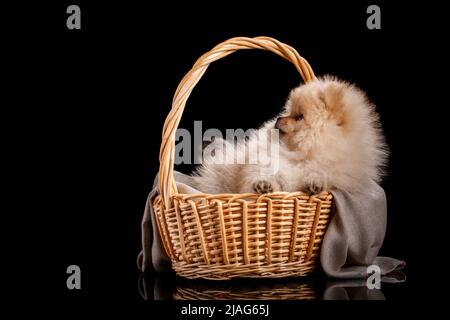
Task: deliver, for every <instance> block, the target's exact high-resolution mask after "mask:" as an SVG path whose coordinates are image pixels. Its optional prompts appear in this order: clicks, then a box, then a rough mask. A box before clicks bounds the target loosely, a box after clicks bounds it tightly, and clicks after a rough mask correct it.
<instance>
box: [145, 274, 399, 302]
mask: <svg viewBox="0 0 450 320" xmlns="http://www.w3.org/2000/svg"><path fill="white" fill-rule="evenodd" d="M405 279H406V276H405V274H404V273H402V272H398V271H397V272H395V273H393V274H391V275H389V276H387V277H384V278H383V282H382V283H381V287H382V288H383V287H384V286H383V284H384V283H389V285H390V286H391V288H392V286H398V287H401V286H403V285H404V283H405V282H404V281H405ZM394 283H395V284H394ZM138 287H139V292H140V295H141V296H142V298H143V299H144V300H311V299H314V300H322V299H323V300H385V299H386V297H385V295H384V293H383V290H380V289H369V288H368V287H367V284H366V280H336V279H332V280H331V279H327V278H325V277H323V276H312V277H303V278H285V279H258V280H255V279H236V280H230V281H210V280H187V279H182V278H179V277H176V276H175V275H173V274H156V275H154V274H153V275H141V277H140V278H139V285H138Z"/></svg>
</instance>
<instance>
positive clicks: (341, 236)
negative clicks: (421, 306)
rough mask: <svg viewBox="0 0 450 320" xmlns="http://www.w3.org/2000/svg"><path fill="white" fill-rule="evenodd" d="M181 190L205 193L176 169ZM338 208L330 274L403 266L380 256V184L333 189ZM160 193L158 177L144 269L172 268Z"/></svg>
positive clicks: (147, 214) (331, 233)
mask: <svg viewBox="0 0 450 320" xmlns="http://www.w3.org/2000/svg"><path fill="white" fill-rule="evenodd" d="M174 178H175V181H176V182H177V186H178V191H179V192H180V193H201V192H200V191H198V190H196V189H194V188H192V187H190V186H189V185H190V184H191V183H190V181H191V177H190V176H188V175H185V174H182V173H180V172H174ZM332 193H333V196H334V203H335V208H334V212H333V215H332V218H331V221H330V225H329V227H328V229H327V231H326V233H325V236H324V239H323V243H322V249H321V254H320V263H321V266H322V268H323V270H324V272H325V274H326V275H327V276H328V277H331V278H340V279H364V278H366V277H367V276H368V274H367V267H368V266H369V265H377V266H378V267H379V268H380V271H381V274H382V275H385V274H388V273H390V272H391V271H395V270H398V269H401V268H402V267H403V266H404V265H405V263H404V262H403V261H401V260H397V259H394V258H388V257H380V256H377V255H378V252H379V250H380V248H381V246H382V244H383V240H384V236H385V232H386V214H387V208H386V195H385V193H384V191H383V189H382V188H381V187H380V186H379V185H378V184H376V183H375V182H374V183H373V184H372V187H371V188H370V189H369V190H367V192H366V193H364V194H359V195H355V194H350V193H347V192H343V191H340V190H332ZM158 194H159V187H158V176H156V178H155V182H154V185H153V190H152V191H151V192H150V194H149V196H148V199H147V203H146V206H145V211H144V217H143V219H142V251H141V253H140V254H139V256H138V266H139V268H140V270H142V271H148V270H155V271H157V272H161V271H169V270H171V262H170V259H169V257H168V256H167V254H166V252H165V250H164V247H163V244H162V241H161V238H160V236H159V233H158V228H157V225H156V221H155V215H154V213H153V208H152V205H151V204H152V201H153V199H154V198H155V197H156V196H157V195H158Z"/></svg>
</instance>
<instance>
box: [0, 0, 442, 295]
mask: <svg viewBox="0 0 450 320" xmlns="http://www.w3.org/2000/svg"><path fill="white" fill-rule="evenodd" d="M374 3H375V4H378V5H380V7H381V11H382V29H381V30H368V29H367V28H366V19H367V14H366V8H367V6H368V5H369V4H372V2H360V3H345V4H344V3H339V4H337V3H317V4H315V5H313V4H311V3H310V2H306V1H296V2H295V1H289V2H283V1H276V2H273V3H272V2H270V3H262V2H255V3H251V2H248V3H246V4H243V3H232V2H208V3H203V4H200V3H198V4H197V3H196V4H194V3H183V4H177V3H166V4H153V3H152V2H146V3H145V4H144V3H138V2H134V3H131V2H125V1H123V2H114V3H112V2H106V1H105V2H96V4H95V5H94V4H93V3H92V2H87V1H73V2H67V1H59V2H55V3H54V4H50V3H46V4H39V5H36V4H35V5H33V6H25V5H24V6H22V7H20V8H17V9H16V10H17V11H16V12H17V13H18V14H19V15H18V18H17V19H15V20H14V22H11V24H10V25H9V26H10V27H11V29H10V30H13V31H14V32H17V34H19V35H20V36H15V34H16V33H9V34H8V38H9V39H10V40H12V42H11V47H10V49H18V50H17V51H13V50H11V51H10V50H8V51H9V52H10V53H11V56H10V57H9V59H8V60H6V61H7V62H8V63H10V66H11V67H13V68H14V69H15V70H14V72H12V73H11V77H10V78H9V79H10V81H9V83H10V84H12V86H11V88H12V87H15V88H17V91H16V90H14V91H11V92H10V93H12V94H13V95H14V103H13V105H12V106H13V107H14V108H12V109H13V110H12V111H13V113H14V115H15V116H16V119H17V118H19V119H20V127H16V131H19V130H20V131H21V133H22V134H21V138H18V139H20V143H17V144H15V148H16V149H18V150H17V151H18V152H23V153H24V154H25V156H23V157H20V161H19V160H18V161H17V163H18V164H19V166H21V169H20V170H18V173H17V178H16V181H18V182H19V185H21V187H24V186H25V188H26V189H27V191H24V192H23V193H22V198H21V199H20V200H19V202H16V204H17V207H18V208H20V207H21V204H20V203H23V202H26V203H27V204H31V207H32V208H33V209H32V210H31V211H28V212H29V213H31V215H30V216H29V217H27V219H25V220H26V223H25V222H23V223H22V225H26V229H27V231H26V232H27V234H32V235H33V236H32V240H31V241H27V242H26V244H24V245H21V249H20V250H16V251H17V252H16V253H18V255H23V252H24V251H25V252H26V257H27V263H26V264H25V267H26V268H28V271H30V270H33V269H35V268H37V267H38V266H39V267H43V268H42V269H44V270H45V275H46V276H45V277H44V279H43V280H44V281H43V283H44V284H43V285H41V286H39V287H37V288H34V289H31V292H32V294H31V296H33V297H36V298H37V297H43V296H45V297H47V296H48V297H52V298H57V299H63V300H64V301H66V302H69V303H71V302H81V301H94V302H95V301H100V300H107V301H110V300H111V299H120V301H129V302H133V303H136V302H137V303H139V301H141V297H140V295H139V293H138V290H137V282H138V277H139V275H140V272H139V271H138V269H137V267H136V263H135V260H136V256H137V254H138V252H139V250H140V220H141V217H142V213H143V209H144V205H145V201H146V197H147V194H148V192H149V191H150V189H151V185H152V180H153V177H154V175H155V174H156V172H157V170H158V165H159V164H158V153H159V146H160V138H161V130H162V124H163V121H164V119H165V116H166V115H167V113H168V111H169V109H170V106H171V99H172V95H173V93H174V91H175V89H176V86H177V84H178V82H179V81H180V80H181V78H182V77H183V75H184V74H185V73H186V72H187V71H188V70H189V68H190V67H191V66H192V64H193V63H194V62H195V60H196V59H197V58H198V57H199V56H200V55H201V54H203V53H204V52H206V51H207V50H209V49H210V48H212V47H213V46H214V45H216V44H217V43H219V42H221V41H223V40H226V39H227V38H230V37H233V36H258V35H266V36H272V37H275V38H277V39H279V40H280V41H283V42H285V43H288V44H290V45H292V46H293V47H295V48H296V49H297V50H298V51H299V52H300V54H301V55H302V56H304V57H305V58H306V59H307V60H308V61H309V63H310V64H311V66H312V67H313V69H314V71H315V73H316V75H323V74H333V75H337V76H339V77H340V78H342V79H345V80H348V81H351V82H354V83H356V84H357V85H358V86H359V87H361V88H362V89H363V90H365V91H366V92H367V93H368V95H369V97H370V99H371V100H372V101H373V102H375V104H376V105H377V108H378V111H379V113H380V115H381V119H382V122H383V128H384V130H385V134H386V137H387V142H388V144H389V146H390V149H391V157H390V162H389V169H388V173H389V175H388V176H387V177H386V179H385V181H384V183H383V187H384V188H385V190H386V193H387V196H388V207H389V221H388V230H387V235H386V239H385V244H384V247H383V249H382V251H381V254H382V255H387V256H393V257H396V258H399V259H403V260H406V262H407V264H408V266H407V268H406V274H407V277H408V279H407V282H406V283H405V284H402V285H398V286H393V285H387V286H386V289H385V294H386V296H387V299H388V300H395V301H397V300H409V299H413V298H416V299H417V298H420V299H422V298H424V299H426V298H432V299H434V298H437V297H438V294H437V293H436V294H430V292H431V293H433V292H435V291H429V290H427V289H425V288H426V286H427V285H428V284H429V282H433V283H434V284H437V285H438V286H440V285H441V281H440V280H439V278H436V277H433V280H431V281H430V273H432V272H433V271H434V270H436V269H440V267H437V266H436V265H432V264H430V263H431V262H430V259H431V260H432V259H433V258H432V257H439V256H436V255H435V251H434V250H436V252H437V247H436V245H435V244H436V243H438V242H439V240H438V237H435V236H434V235H436V233H439V232H436V227H437V226H439V221H437V219H434V216H433V212H434V211H433V209H432V206H433V204H436V201H437V198H439V194H440V193H439V192H438V190H439V189H438V188H437V186H436V184H435V183H434V182H431V180H430V179H431V178H430V177H435V176H436V175H437V174H439V172H440V170H439V167H438V166H437V164H436V165H435V166H430V165H432V164H433V163H434V161H433V160H432V159H430V156H429V154H430V153H431V154H432V153H433V150H434V149H433V146H432V143H431V142H433V141H436V140H439V139H444V136H443V135H438V133H435V134H436V135H434V138H430V136H429V135H428V133H429V132H430V129H436V127H438V126H437V125H434V124H435V123H436V122H435V121H436V120H437V119H438V118H440V117H441V115H442V114H441V110H442V108H443V106H441V104H438V103H437V102H435V101H434V100H433V98H431V97H430V94H429V87H430V86H428V85H429V84H431V85H434V84H432V83H430V81H429V80H430V78H432V75H431V72H432V70H433V69H434V68H433V67H431V64H432V63H434V62H436V60H438V55H439V52H438V51H436V50H432V49H430V48H431V46H432V45H434V44H435V42H436V41H435V40H434V39H435V37H437V38H439V36H438V33H439V32H441V31H442V29H440V26H439V25H438V24H439V21H441V20H439V19H437V18H436V19H429V18H432V17H435V15H436V13H437V12H439V10H440V9H439V8H437V7H433V6H432V5H430V6H429V7H427V8H424V7H423V6H421V7H417V6H414V5H412V4H407V3H401V4H398V5H397V6H393V4H388V3H385V2H380V1H376V2H374ZM69 4H78V5H80V7H81V12H82V13H81V20H82V21H81V23H82V29H81V30H68V29H67V28H66V18H67V14H66V13H65V11H66V8H67V6H68V5H69ZM430 21H431V22H430ZM438 41H439V40H438ZM430 55H431V56H432V57H433V58H432V59H428V60H427V59H426V58H425V56H426V57H429V56H430ZM299 82H300V77H299V75H298V74H297V73H296V71H295V69H294V68H293V67H292V65H290V64H289V63H288V62H286V61H284V60H283V59H280V58H278V57H276V56H274V55H271V54H268V53H267V52H259V51H241V52H238V53H236V54H234V55H232V56H229V57H227V58H226V59H223V60H220V61H219V62H217V63H215V64H213V65H212V66H211V67H210V69H208V72H207V73H206V74H205V76H204V77H203V79H202V80H201V81H200V83H199V84H198V86H197V87H196V89H195V90H194V92H193V93H192V95H191V97H190V99H189V101H188V105H187V107H186V110H185V113H184V115H183V119H182V123H181V124H180V127H184V128H188V129H190V128H191V126H192V123H193V120H202V121H203V127H204V128H205V129H206V128H210V127H216V128H220V129H225V128H244V129H245V128H251V127H256V126H258V125H259V124H261V123H262V122H263V121H264V120H266V119H268V118H270V117H272V116H274V115H275V114H276V113H277V112H278V110H279V108H280V107H281V106H282V105H283V102H284V100H285V99H286V96H287V94H288V92H289V90H290V89H291V88H293V87H294V86H296V85H297V84H298V83H299ZM431 90H433V89H431ZM22 128H24V129H26V130H22ZM16 131H14V130H13V131H11V132H12V135H13V134H14V132H16ZM433 133H434V132H433ZM189 169H190V168H189V167H182V168H181V170H185V171H187V170H189ZM441 196H442V194H441ZM19 210H20V209H19ZM28 229H31V230H30V231H31V233H29V232H28ZM436 260H437V261H439V258H436ZM70 264H77V265H79V266H80V267H81V270H82V290H80V291H69V290H67V289H66V286H65V280H66V273H65V271H66V270H65V269H66V267H67V266H68V265H70ZM37 265H38V266H37ZM426 275H428V276H426ZM38 278H39V277H38ZM41 280H42V279H41Z"/></svg>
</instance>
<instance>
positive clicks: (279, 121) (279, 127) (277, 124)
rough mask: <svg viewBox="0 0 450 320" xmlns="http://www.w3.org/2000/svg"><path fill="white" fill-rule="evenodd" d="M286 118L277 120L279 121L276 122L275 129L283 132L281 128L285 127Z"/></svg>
mask: <svg viewBox="0 0 450 320" xmlns="http://www.w3.org/2000/svg"><path fill="white" fill-rule="evenodd" d="M283 120H284V117H280V118H278V119H277V121H276V122H275V129H279V130H282V129H281V127H282V126H283V122H284V121H283Z"/></svg>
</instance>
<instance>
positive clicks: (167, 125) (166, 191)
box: [159, 37, 315, 208]
mask: <svg viewBox="0 0 450 320" xmlns="http://www.w3.org/2000/svg"><path fill="white" fill-rule="evenodd" d="M241 49H261V50H268V51H271V52H273V53H275V54H277V55H279V56H281V57H283V58H285V59H286V60H288V61H290V62H292V63H293V64H294V66H295V68H296V69H297V71H298V72H299V73H300V75H301V76H302V78H303V80H304V81H305V82H308V81H311V80H313V79H314V78H315V76H314V72H313V71H312V69H311V66H310V65H309V63H308V62H307V61H306V60H305V59H304V58H303V57H301V56H300V55H299V54H298V52H297V51H296V50H295V49H294V48H292V47H291V46H289V45H287V44H285V43H282V42H279V41H278V40H275V39H273V38H269V37H256V38H246V37H237V38H231V39H228V40H226V41H224V42H222V43H220V44H218V45H217V46H215V47H214V48H213V49H211V51H209V52H207V53H205V54H204V55H202V56H201V57H200V58H199V59H198V60H197V61H196V62H195V64H194V66H193V67H192V69H191V70H190V71H189V72H188V73H187V74H186V75H185V76H184V78H183V79H182V80H181V82H180V84H179V85H178V87H177V90H176V91H175V94H174V97H173V101H172V109H171V110H170V112H169V114H168V115H167V118H166V121H165V122H164V127H163V133H162V142H161V149H160V153H159V187H160V191H161V192H160V193H161V196H162V199H163V201H164V205H165V207H166V208H171V201H170V199H171V197H172V196H173V195H175V194H177V193H178V191H177V186H176V183H175V180H174V177H173V168H174V154H175V131H176V129H177V127H178V124H179V123H180V119H181V115H182V114H183V110H184V107H185V105H186V101H187V99H188V98H189V95H190V94H191V92H192V90H193V89H194V87H195V85H196V84H197V82H198V81H199V80H200V78H201V77H202V76H203V74H204V73H205V72H206V69H208V66H209V64H210V63H211V62H214V61H216V60H219V59H221V58H223V57H226V56H228V55H229V54H232V53H233V52H235V51H237V50H241Z"/></svg>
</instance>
